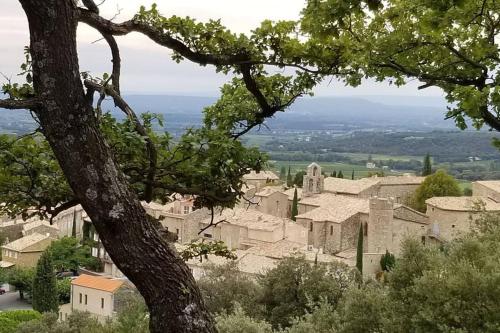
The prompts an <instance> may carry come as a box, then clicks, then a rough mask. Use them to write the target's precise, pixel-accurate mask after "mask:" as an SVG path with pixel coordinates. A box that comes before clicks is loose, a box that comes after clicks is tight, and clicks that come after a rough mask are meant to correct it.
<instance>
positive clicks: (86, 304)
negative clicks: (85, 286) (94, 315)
mask: <svg viewBox="0 0 500 333" xmlns="http://www.w3.org/2000/svg"><path fill="white" fill-rule="evenodd" d="M85 305H87V294H85Z"/></svg>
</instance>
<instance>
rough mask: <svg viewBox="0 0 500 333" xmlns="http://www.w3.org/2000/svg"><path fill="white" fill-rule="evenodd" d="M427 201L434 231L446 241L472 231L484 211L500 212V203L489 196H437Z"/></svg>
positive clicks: (427, 212) (427, 211) (428, 213)
mask: <svg viewBox="0 0 500 333" xmlns="http://www.w3.org/2000/svg"><path fill="white" fill-rule="evenodd" d="M473 186H474V183H473ZM473 194H476V193H473ZM483 194H484V193H483ZM425 203H426V204H427V210H426V214H427V216H429V221H430V224H431V228H432V233H433V234H434V235H436V236H437V237H439V238H440V239H442V240H445V241H449V240H452V239H453V238H456V237H457V236H459V235H460V234H463V233H466V232H468V231H470V230H471V228H472V227H473V225H474V220H476V219H477V218H478V217H479V216H480V214H481V213H482V212H483V211H486V212H500V203H499V202H496V201H495V200H492V199H491V198H490V197H488V196H477V195H473V196H472V197H435V198H430V199H427V200H426V201H425Z"/></svg>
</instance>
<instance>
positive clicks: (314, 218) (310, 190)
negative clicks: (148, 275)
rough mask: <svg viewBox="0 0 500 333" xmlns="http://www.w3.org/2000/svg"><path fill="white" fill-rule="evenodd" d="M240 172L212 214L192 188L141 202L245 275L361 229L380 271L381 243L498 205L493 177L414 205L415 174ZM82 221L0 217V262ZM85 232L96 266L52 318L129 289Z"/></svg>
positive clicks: (351, 247) (437, 234)
mask: <svg viewBox="0 0 500 333" xmlns="http://www.w3.org/2000/svg"><path fill="white" fill-rule="evenodd" d="M244 179H245V182H246V187H245V189H244V193H245V194H244V200H241V203H240V204H239V205H238V206H236V207H235V208H233V209H225V210H223V211H222V212H218V213H216V214H215V216H214V220H215V223H213V222H214V221H213V220H212V216H211V214H210V213H209V211H208V210H205V209H199V210H194V209H193V202H194V199H193V198H192V197H188V196H173V200H172V201H171V202H168V203H167V204H165V205H162V204H159V203H154V202H152V203H145V202H144V203H143V205H144V208H145V209H146V211H147V212H148V214H149V215H151V216H154V217H155V218H156V219H158V220H159V221H160V222H161V225H162V226H163V228H164V230H166V231H169V232H170V233H173V234H175V235H176V236H177V241H176V242H175V246H176V247H177V248H178V250H182V249H183V248H185V247H186V246H187V245H188V244H190V243H191V242H193V241H200V240H203V241H215V240H217V241H223V242H224V243H225V245H226V246H227V247H228V248H229V249H231V250H234V252H235V254H236V255H237V259H235V260H236V263H237V266H238V268H239V269H240V270H241V271H242V272H245V273H247V274H250V275H255V274H259V273H262V272H264V271H266V270H268V269H271V268H273V267H275V266H276V264H277V263H278V262H279V260H281V259H282V258H285V257H288V256H294V255H303V256H304V257H305V258H306V259H307V260H310V261H311V262H313V261H319V262H334V261H339V262H343V263H346V264H347V265H349V266H354V265H355V262H356V246H357V241H358V233H359V230H360V228H361V230H362V232H363V236H364V237H363V242H364V244H363V249H364V250H363V275H364V276H365V277H371V276H374V275H375V274H376V273H377V272H379V271H380V269H381V268H380V258H381V256H382V255H383V254H385V253H386V251H389V252H390V253H393V254H394V255H396V257H397V256H398V254H399V253H400V250H401V249H400V247H401V241H402V240H403V239H404V238H405V237H415V238H418V239H419V240H421V242H422V243H424V244H440V243H443V242H447V241H450V240H452V239H453V238H454V237H456V236H457V235H459V234H460V233H463V232H467V231H468V230H470V228H471V224H472V223H473V221H474V217H475V216H477V215H478V214H479V213H480V212H479V211H478V210H477V207H478V205H480V206H481V207H482V208H483V209H484V210H486V211H493V212H496V211H500V181H477V182H473V183H472V192H473V193H472V196H469V197H467V196H463V197H434V198H430V199H428V200H427V201H426V204H427V210H426V213H425V214H424V213H421V212H418V211H415V210H413V209H411V208H409V207H407V206H406V205H405V204H404V203H405V202H406V200H407V199H408V198H409V196H411V195H412V194H413V193H414V191H415V190H416V189H417V187H418V186H419V185H420V184H421V183H422V182H423V180H424V179H425V177H417V176H413V175H410V174H405V175H403V176H387V177H376V176H375V177H369V178H362V179H357V180H350V179H341V178H334V177H325V176H324V175H323V174H322V172H321V166H320V165H318V164H316V163H312V164H310V165H309V166H308V168H307V173H306V174H305V176H304V181H303V184H304V185H303V188H288V189H287V188H286V187H284V186H283V185H282V184H281V182H280V181H279V178H278V176H277V175H276V174H274V173H273V172H270V171H261V172H258V173H257V172H251V173H249V174H247V175H245V176H244ZM295 191H297V195H298V199H299V200H298V205H297V208H298V214H297V215H296V217H295V221H293V220H292V219H290V217H291V208H292V201H293V196H294V193H295ZM211 222H212V223H211ZM90 224H91V221H90V220H89V219H88V217H87V215H86V213H85V212H84V211H83V209H82V208H81V207H80V206H77V207H74V208H71V209H68V210H66V211H64V212H62V213H60V214H59V215H58V216H57V217H56V218H54V220H53V224H52V225H51V224H49V223H48V222H47V221H41V220H38V219H35V218H32V219H29V220H27V221H24V220H21V219H14V220H10V219H8V218H5V217H4V218H2V219H0V231H2V232H3V233H4V234H5V235H7V237H8V242H7V243H6V244H4V245H2V261H0V267H2V268H4V269H9V268H12V267H16V266H18V267H33V266H35V265H36V262H37V260H38V258H39V257H40V255H41V254H42V252H43V251H44V250H45V249H46V248H47V247H48V246H49V245H50V243H51V242H52V241H53V240H54V239H57V238H60V237H64V236H71V235H72V234H73V235H74V233H76V237H77V238H82V237H83V234H84V232H86V231H85V230H88V226H89V225H90ZM73 229H75V230H73ZM200 230H202V232H201V233H200ZM90 237H92V238H93V239H94V240H95V241H96V242H95V244H97V245H96V246H95V247H93V248H92V255H93V256H95V257H98V258H100V260H101V261H102V264H103V271H102V272H92V271H86V270H83V271H82V274H81V275H80V276H79V277H77V278H75V279H73V280H72V286H71V302H70V303H69V304H65V305H63V306H61V309H60V319H61V320H63V319H64V318H65V317H66V316H67V315H68V314H69V313H71V312H72V311H73V310H80V311H89V312H90V313H92V314H94V315H96V316H98V318H102V319H103V320H104V319H105V318H107V317H110V316H112V315H113V313H114V311H115V306H116V303H117V299H118V297H115V295H116V294H117V293H118V292H119V291H120V290H123V289H129V288H130V284H129V283H128V281H127V279H126V277H124V276H123V274H122V273H121V272H120V271H119V269H118V268H117V267H116V266H115V265H114V263H113V262H112V260H111V259H110V257H109V255H108V254H107V253H106V251H105V249H104V248H103V247H102V245H101V244H100V242H99V237H98V235H97V234H96V233H91V235H90ZM227 260H229V259H225V258H221V257H216V256H212V255H210V256H209V257H208V259H206V260H203V261H200V260H198V259H191V260H189V261H188V265H189V267H190V268H191V270H192V272H193V275H194V276H195V278H199V277H200V276H202V275H203V273H204V270H205V267H207V265H211V264H216V265H217V264H223V263H225V262H227Z"/></svg>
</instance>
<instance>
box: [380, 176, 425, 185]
mask: <svg viewBox="0 0 500 333" xmlns="http://www.w3.org/2000/svg"><path fill="white" fill-rule="evenodd" d="M370 179H378V180H379V184H380V185H420V184H422V182H423V181H424V180H425V177H418V176H414V175H404V176H387V177H373V178H370Z"/></svg>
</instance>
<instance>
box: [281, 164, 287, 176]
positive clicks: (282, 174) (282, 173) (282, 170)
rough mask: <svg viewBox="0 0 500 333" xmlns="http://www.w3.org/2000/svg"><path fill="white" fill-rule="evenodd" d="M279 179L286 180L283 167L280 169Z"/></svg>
mask: <svg viewBox="0 0 500 333" xmlns="http://www.w3.org/2000/svg"><path fill="white" fill-rule="evenodd" d="M280 179H281V180H286V168H285V166H284V165H283V166H282V167H281V169H280Z"/></svg>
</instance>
